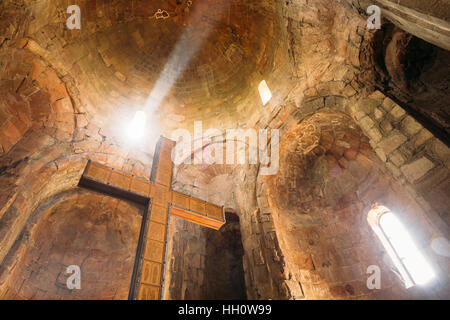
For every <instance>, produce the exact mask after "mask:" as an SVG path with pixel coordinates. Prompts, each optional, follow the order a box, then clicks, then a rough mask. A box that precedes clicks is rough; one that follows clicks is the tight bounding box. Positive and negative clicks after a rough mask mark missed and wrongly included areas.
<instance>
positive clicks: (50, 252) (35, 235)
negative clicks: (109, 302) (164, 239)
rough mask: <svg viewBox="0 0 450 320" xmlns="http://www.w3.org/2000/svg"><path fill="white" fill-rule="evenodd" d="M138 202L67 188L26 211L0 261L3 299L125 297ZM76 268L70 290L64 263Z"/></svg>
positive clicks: (137, 223) (136, 230)
mask: <svg viewBox="0 0 450 320" xmlns="http://www.w3.org/2000/svg"><path fill="white" fill-rule="evenodd" d="M142 212H143V208H142V207H141V206H139V205H135V204H132V203H128V202H126V201H121V200H118V199H114V198H111V197H109V196H104V195H101V194H99V193H96V192H92V191H87V190H83V189H78V188H72V189H70V190H68V191H65V192H60V193H58V194H56V195H54V196H52V197H50V198H48V199H47V200H45V201H44V202H42V203H41V204H40V205H39V206H38V207H37V208H36V209H35V210H34V211H33V213H32V214H31V216H30V218H29V220H28V221H27V222H28V223H27V225H26V227H25V228H24V230H23V231H22V233H21V236H20V237H19V239H18V241H16V243H15V245H14V247H13V250H12V251H11V252H10V254H9V255H8V256H7V257H6V259H5V261H6V263H4V264H3V265H2V275H1V279H2V281H1V282H2V285H1V292H2V294H1V295H2V297H3V298H5V299H55V298H57V297H58V298H61V297H63V298H64V299H126V298H127V296H128V291H129V285H130V281H131V274H132V270H133V266H134V257H135V253H136V246H137V241H138V237H139V230H140V221H141V215H142ZM71 265H76V266H78V267H79V268H80V271H81V274H80V275H81V289H80V290H76V289H73V290H71V289H69V288H68V287H67V285H66V281H67V279H68V277H69V274H67V273H66V269H67V267H69V266H71Z"/></svg>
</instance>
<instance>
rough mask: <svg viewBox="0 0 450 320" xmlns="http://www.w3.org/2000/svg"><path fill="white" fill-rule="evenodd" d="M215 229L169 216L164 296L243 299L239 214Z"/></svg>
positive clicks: (242, 250)
mask: <svg viewBox="0 0 450 320" xmlns="http://www.w3.org/2000/svg"><path fill="white" fill-rule="evenodd" d="M226 218H227V223H226V224H225V225H224V226H223V227H222V228H221V229H220V230H219V231H215V230H211V229H208V228H205V227H202V226H199V225H195V224H192V223H189V222H187V221H183V220H180V219H178V218H175V217H172V218H170V224H169V235H168V249H167V252H168V258H167V269H166V273H165V281H164V290H165V292H164V299H175V300H194V299H195V300H197V299H206V300H215V299H220V300H242V299H246V287H245V277H244V268H243V255H244V249H243V245H242V239H241V233H240V224H239V217H238V216H237V215H236V214H234V213H231V212H227V213H226Z"/></svg>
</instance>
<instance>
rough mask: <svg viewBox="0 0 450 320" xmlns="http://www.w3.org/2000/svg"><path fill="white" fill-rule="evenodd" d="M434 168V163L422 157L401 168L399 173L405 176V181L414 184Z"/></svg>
mask: <svg viewBox="0 0 450 320" xmlns="http://www.w3.org/2000/svg"><path fill="white" fill-rule="evenodd" d="M434 167H435V165H434V163H433V162H431V161H430V160H428V159H427V158H425V157H423V158H420V159H418V160H416V161H414V162H412V163H410V164H407V165H404V166H403V167H401V171H402V172H403V174H404V175H405V177H406V179H407V180H408V181H409V182H411V183H414V182H416V181H417V180H419V179H420V178H422V177H423V176H425V175H426V174H427V173H428V171H430V170H431V169H433V168H434Z"/></svg>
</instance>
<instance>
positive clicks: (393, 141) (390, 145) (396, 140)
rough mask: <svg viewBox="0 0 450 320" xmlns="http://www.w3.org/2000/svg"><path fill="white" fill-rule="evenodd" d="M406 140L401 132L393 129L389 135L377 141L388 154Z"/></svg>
mask: <svg viewBox="0 0 450 320" xmlns="http://www.w3.org/2000/svg"><path fill="white" fill-rule="evenodd" d="M407 140H408V139H407V138H406V137H405V136H404V135H403V134H402V133H400V132H399V131H394V132H393V133H392V134H391V135H390V136H389V137H387V138H385V139H383V140H382V141H381V142H380V143H379V147H380V148H381V149H383V151H384V152H385V154H386V155H389V154H390V153H391V152H392V151H394V150H396V149H397V148H398V147H400V146H401V145H402V144H403V143H405V142H406V141H407Z"/></svg>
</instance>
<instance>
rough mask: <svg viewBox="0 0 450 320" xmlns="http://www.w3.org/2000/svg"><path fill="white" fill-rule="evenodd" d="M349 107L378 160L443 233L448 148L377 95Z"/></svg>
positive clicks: (448, 196)
mask: <svg viewBox="0 0 450 320" xmlns="http://www.w3.org/2000/svg"><path fill="white" fill-rule="evenodd" d="M351 108H352V110H353V111H354V116H355V119H356V120H357V121H358V123H359V124H360V126H361V129H362V130H363V131H364V133H365V134H366V135H367V136H368V137H369V138H370V145H371V146H372V148H373V149H374V151H375V153H376V154H377V156H378V157H379V159H380V160H381V161H382V162H383V163H385V165H386V167H387V169H388V170H389V171H390V172H391V173H392V175H393V176H394V177H395V178H396V179H397V180H398V181H399V182H400V183H401V184H402V185H404V186H405V187H406V189H407V190H408V192H409V193H410V194H411V196H412V197H413V198H414V199H416V201H417V202H419V203H420V205H421V206H422V207H423V209H424V210H425V211H426V212H427V215H428V216H429V219H430V220H431V221H432V223H433V224H434V225H435V226H436V227H438V228H440V229H441V232H442V233H443V234H446V232H448V225H449V223H450V220H449V216H448V209H449V207H448V203H449V201H448V200H449V199H450V194H449V192H448V181H449V165H450V150H449V148H448V147H447V146H446V145H445V144H444V143H443V142H441V141H440V140H439V139H437V138H436V137H434V136H433V135H432V134H431V133H430V132H429V131H428V130H427V129H425V128H424V127H423V126H422V125H420V124H419V123H418V122H417V121H415V120H414V119H413V118H412V117H411V116H409V115H408V114H407V113H406V112H405V110H403V109H402V108H401V107H400V106H398V105H397V104H395V103H394V102H393V101H392V100H391V99H389V98H387V97H385V96H384V95H383V94H381V93H380V92H374V93H373V94H372V95H370V96H369V97H368V98H362V99H360V100H359V101H358V102H357V103H356V104H355V105H353V106H352V107H351Z"/></svg>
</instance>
